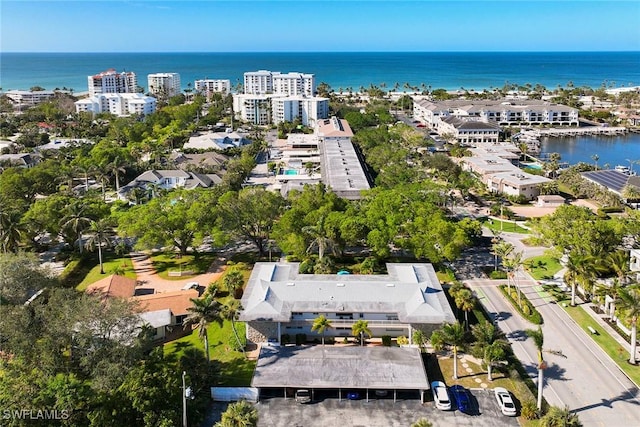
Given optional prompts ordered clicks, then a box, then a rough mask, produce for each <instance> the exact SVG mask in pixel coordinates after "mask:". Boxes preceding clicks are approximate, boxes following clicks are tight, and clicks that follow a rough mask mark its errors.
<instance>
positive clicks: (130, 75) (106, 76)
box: [87, 68, 138, 96]
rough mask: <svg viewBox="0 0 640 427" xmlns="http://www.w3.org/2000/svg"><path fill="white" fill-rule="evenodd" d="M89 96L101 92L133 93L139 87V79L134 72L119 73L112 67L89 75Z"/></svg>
mask: <svg viewBox="0 0 640 427" xmlns="http://www.w3.org/2000/svg"><path fill="white" fill-rule="evenodd" d="M87 81H88V88H89V96H94V95H98V94H101V93H133V92H136V91H137V89H138V80H137V78H136V73H134V72H131V71H129V72H124V71H123V72H121V73H118V72H117V71H116V70H115V69H113V68H110V69H108V70H106V71H103V72H101V73H98V74H95V75H93V76H88V77H87Z"/></svg>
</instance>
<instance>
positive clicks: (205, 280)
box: [131, 252, 226, 293]
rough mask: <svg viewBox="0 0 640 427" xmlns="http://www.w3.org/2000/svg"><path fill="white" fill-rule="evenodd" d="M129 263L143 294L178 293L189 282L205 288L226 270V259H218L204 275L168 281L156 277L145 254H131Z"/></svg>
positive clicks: (156, 274)
mask: <svg viewBox="0 0 640 427" xmlns="http://www.w3.org/2000/svg"><path fill="white" fill-rule="evenodd" d="M131 262H132V264H133V269H134V271H135V272H136V280H137V282H138V286H137V288H142V289H145V292H148V293H160V292H172V291H179V290H181V289H182V287H183V286H184V285H186V284H187V283H189V282H198V283H199V284H200V286H204V287H205V288H206V287H207V286H208V285H209V283H212V282H215V281H216V280H218V279H219V278H220V276H221V275H222V273H223V272H224V270H225V268H226V259H225V258H223V257H220V258H218V259H216V261H214V263H213V264H211V266H210V267H209V269H208V270H207V272H206V273H204V274H200V275H198V276H195V277H190V278H187V279H179V280H168V279H163V278H162V277H160V276H158V273H157V272H156V270H155V269H154V268H153V264H152V263H151V259H150V258H149V256H148V255H147V254H144V253H140V252H132V253H131ZM149 289H150V290H153V292H151V291H148V290H149Z"/></svg>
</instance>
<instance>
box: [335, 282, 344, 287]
mask: <svg viewBox="0 0 640 427" xmlns="http://www.w3.org/2000/svg"><path fill="white" fill-rule="evenodd" d="M336 286H337V287H339V288H344V283H336Z"/></svg>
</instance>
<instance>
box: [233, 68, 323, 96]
mask: <svg viewBox="0 0 640 427" xmlns="http://www.w3.org/2000/svg"><path fill="white" fill-rule="evenodd" d="M315 91H316V81H315V76H314V75H313V74H303V73H287V74H283V73H280V72H271V71H266V70H260V71H251V72H247V73H244V93H245V94H253V95H264V94H275V95H289V96H298V95H303V96H313V95H314V94H315Z"/></svg>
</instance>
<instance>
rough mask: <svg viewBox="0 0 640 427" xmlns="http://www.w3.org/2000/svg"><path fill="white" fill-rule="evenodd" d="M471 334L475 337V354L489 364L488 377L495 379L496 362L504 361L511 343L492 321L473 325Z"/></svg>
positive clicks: (491, 379)
mask: <svg viewBox="0 0 640 427" xmlns="http://www.w3.org/2000/svg"><path fill="white" fill-rule="evenodd" d="M471 334H472V335H473V337H474V338H475V341H476V342H475V344H474V345H473V348H474V355H480V356H481V357H482V358H483V360H484V362H485V363H486V364H487V379H488V380H489V381H493V378H492V375H491V374H492V367H493V366H494V365H495V364H496V362H500V361H503V360H504V359H505V356H506V349H507V347H508V345H509V343H508V342H507V340H505V339H504V334H503V333H502V332H501V331H500V330H499V329H498V328H497V327H496V326H495V325H494V324H492V323H490V322H487V321H484V322H480V323H478V324H477V325H473V326H472V327H471Z"/></svg>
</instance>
